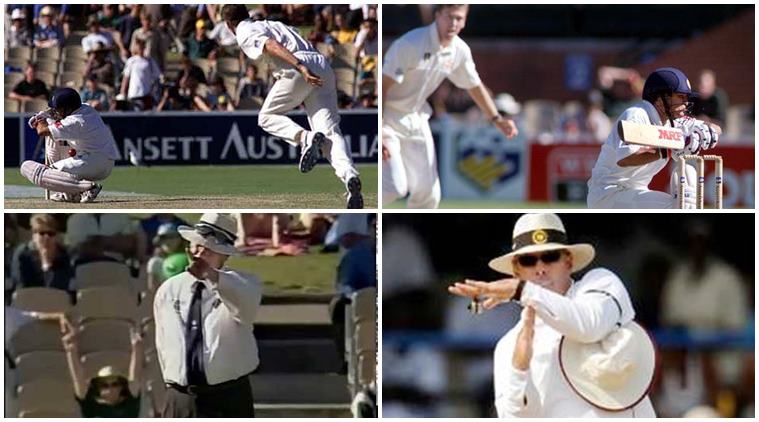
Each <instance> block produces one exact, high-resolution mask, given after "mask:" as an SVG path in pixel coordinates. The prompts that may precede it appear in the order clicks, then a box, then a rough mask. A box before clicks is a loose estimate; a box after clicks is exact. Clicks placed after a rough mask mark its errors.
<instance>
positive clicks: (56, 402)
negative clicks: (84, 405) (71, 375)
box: [17, 379, 79, 415]
mask: <svg viewBox="0 0 759 422" xmlns="http://www.w3.org/2000/svg"><path fill="white" fill-rule="evenodd" d="M17 392H18V409H19V415H21V414H25V415H30V414H35V415H36V414H40V413H41V412H46V413H49V412H57V413H62V414H70V413H72V414H73V413H78V412H79V405H78V404H77V402H76V399H75V398H74V386H73V384H72V383H71V380H68V381H65V382H64V381H56V380H50V379H40V380H37V381H32V382H28V383H26V384H22V385H20V386H19V387H18V390H17Z"/></svg>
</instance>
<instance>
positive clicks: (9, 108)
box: [5, 85, 20, 113]
mask: <svg viewBox="0 0 759 422" xmlns="http://www.w3.org/2000/svg"><path fill="white" fill-rule="evenodd" d="M7 87H8V86H7V85H6V90H5V96H6V100H5V112H6V113H18V111H19V109H20V105H19V103H18V101H16V100H8V99H7V97H8V92H10V91H8V89H7Z"/></svg>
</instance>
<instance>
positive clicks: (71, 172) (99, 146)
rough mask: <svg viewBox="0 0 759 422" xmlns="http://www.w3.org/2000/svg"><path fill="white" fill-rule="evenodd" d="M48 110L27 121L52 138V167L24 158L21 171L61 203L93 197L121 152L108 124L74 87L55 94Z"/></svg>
mask: <svg viewBox="0 0 759 422" xmlns="http://www.w3.org/2000/svg"><path fill="white" fill-rule="evenodd" d="M49 105H50V109H49V110H46V111H42V112H39V113H37V114H35V115H34V116H32V118H31V119H30V120H29V126H30V127H31V128H33V129H35V130H36V131H37V134H38V135H39V136H42V137H49V138H52V142H50V143H49V144H48V145H47V148H46V155H47V159H48V162H50V163H52V164H50V167H48V166H46V165H43V164H40V163H38V162H36V161H31V160H28V161H24V162H23V163H22V164H21V174H22V175H23V176H24V177H26V178H27V179H29V181H30V182H32V183H34V184H35V185H37V186H40V187H42V188H45V189H48V190H50V191H53V192H54V193H53V194H52V195H51V197H50V199H51V200H53V201H57V202H82V203H87V202H92V201H94V200H95V198H97V196H98V194H99V193H100V191H101V190H102V189H103V185H101V184H99V183H96V182H97V181H101V180H105V178H107V177H108V176H109V175H110V174H111V170H112V169H113V165H114V162H115V160H116V159H118V157H119V152H118V148H117V147H116V141H114V139H113V134H111V131H110V129H108V127H107V126H106V125H105V123H103V119H101V118H100V115H99V114H98V112H97V111H95V109H94V108H92V107H90V106H89V105H87V104H82V101H81V97H79V94H78V93H77V92H76V91H75V90H73V89H71V88H61V89H59V90H57V91H55V92H54V93H53V97H52V99H51V100H50V103H49Z"/></svg>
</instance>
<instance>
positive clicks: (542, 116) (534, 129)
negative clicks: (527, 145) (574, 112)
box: [522, 100, 561, 137]
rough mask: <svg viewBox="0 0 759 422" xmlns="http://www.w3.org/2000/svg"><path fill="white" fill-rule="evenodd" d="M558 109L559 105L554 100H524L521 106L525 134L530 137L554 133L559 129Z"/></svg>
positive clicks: (559, 108)
mask: <svg viewBox="0 0 759 422" xmlns="http://www.w3.org/2000/svg"><path fill="white" fill-rule="evenodd" d="M560 110H561V106H560V105H559V103H558V102H556V101H551V100H529V101H525V103H524V107H523V108H522V113H523V117H524V127H525V134H526V135H527V136H528V137H531V136H538V135H540V134H546V133H547V134H553V133H556V131H558V129H559V115H560Z"/></svg>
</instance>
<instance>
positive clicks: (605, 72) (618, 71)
mask: <svg viewBox="0 0 759 422" xmlns="http://www.w3.org/2000/svg"><path fill="white" fill-rule="evenodd" d="M643 82H644V80H643V79H642V78H641V77H640V73H638V71H636V70H635V69H626V68H619V67H611V66H602V67H601V68H600V69H598V84H599V88H600V89H601V93H602V94H603V99H604V100H603V101H604V113H606V115H607V116H618V115H619V114H621V113H622V111H624V110H625V109H626V108H628V107H629V106H630V105H632V104H633V103H635V102H636V101H637V100H638V99H640V97H641V95H642V92H643Z"/></svg>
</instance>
